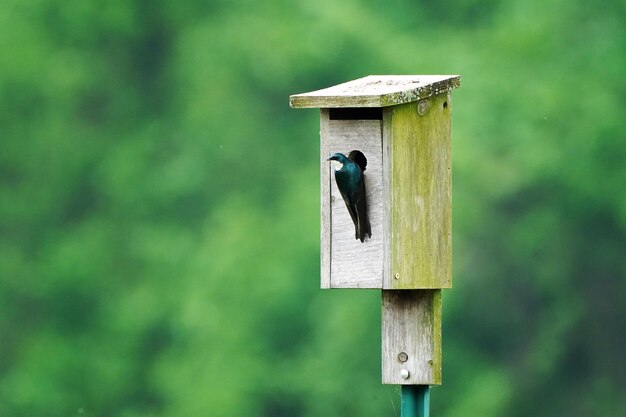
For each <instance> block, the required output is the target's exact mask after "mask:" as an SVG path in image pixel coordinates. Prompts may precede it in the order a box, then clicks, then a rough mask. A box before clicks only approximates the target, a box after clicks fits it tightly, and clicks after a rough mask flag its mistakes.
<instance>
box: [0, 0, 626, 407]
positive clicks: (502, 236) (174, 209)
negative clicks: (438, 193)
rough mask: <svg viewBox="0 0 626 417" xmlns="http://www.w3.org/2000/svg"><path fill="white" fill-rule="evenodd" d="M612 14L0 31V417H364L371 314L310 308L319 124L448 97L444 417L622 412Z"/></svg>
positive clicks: (233, 19)
mask: <svg viewBox="0 0 626 417" xmlns="http://www.w3.org/2000/svg"><path fill="white" fill-rule="evenodd" d="M621 16H623V7H622V6H621V5H620V4H619V2H609V3H608V4H604V5H603V6H602V7H597V6H595V5H593V4H590V3H589V2H583V1H573V2H572V1H570V2H568V1H564V0H551V1H548V2H535V1H522V2H502V1H497V2H491V3H486V2H478V1H474V0H469V1H468V0H455V1H452V2H447V3H441V2H433V1H423V2H420V3H415V2H409V1H400V2H396V3H395V4H393V5H388V4H382V3H380V2H375V1H366V2H362V3H359V2H356V1H344V2H335V1H329V0H321V1H318V2H302V1H301V2H288V1H278V2H265V3H263V2H252V1H240V2H237V3H236V4H233V3H232V2H227V1H213V2H200V1H195V0H190V1H187V2H164V1H156V2H151V3H150V4H147V3H145V2H140V1H110V2H106V5H105V4H99V3H98V4H96V3H93V4H92V3H89V2H83V1H75V0H74V1H66V2H63V3H59V2H53V1H50V0H40V1H37V2H19V1H16V0H4V1H3V2H2V3H1V4H0V25H1V26H2V28H3V30H2V31H0V48H1V49H2V51H3V59H2V60H0V415H1V416H11V417H20V416H29V417H30V416H50V417H54V416H68V415H85V416H120V417H143V416H164V417H165V416H172V417H174V416H207V415H208V416H244V415H245V416H249V415H257V416H277V417H279V416H303V417H313V416H325V417H326V416H350V415H359V416H380V415H389V416H393V415H397V414H398V404H397V403H398V390H397V389H396V388H395V387H386V386H382V385H381V384H380V347H379V345H380V336H379V332H380V300H379V294H378V293H376V292H375V291H371V292H370V291H357V292H354V291H320V290H319V281H318V280H319V278H318V277H319V241H318V238H319V236H318V230H319V229H318V216H319V212H318V210H319V209H318V207H319V197H318V192H319V191H318V190H319V184H318V175H319V174H318V167H319V161H318V158H319V151H318V136H317V131H318V115H317V112H315V111H304V110H299V111H293V110H290V109H289V108H288V105H287V97H288V95H289V94H291V93H297V92H303V91H308V90H312V89H316V88H321V87H325V86H329V85H333V84H336V83H339V82H343V81H346V80H349V79H353V78H357V77H361V76H364V75H367V74H377V73H378V74H394V73H398V74H419V73H424V74H428V73H444V74H445V73H448V74H451V73H458V74H461V75H462V88H461V89H459V90H456V91H455V93H454V122H453V138H454V139H453V140H454V236H455V241H454V244H455V248H454V253H455V265H454V271H455V287H454V289H453V290H449V291H446V292H445V294H444V326H445V329H444V385H443V387H442V388H437V389H435V390H434V391H433V395H432V397H433V410H434V411H433V412H434V413H435V414H437V415H441V416H447V417H455V416H461V415H470V416H471V415H480V416H485V417H487V416H500V415H506V416H513V417H515V416H526V415H529V414H532V415H537V416H554V415H568V416H581V417H587V416H590V415H616V414H618V412H619V410H624V409H626V402H625V398H626V395H625V393H624V388H623V387H624V386H626V381H625V380H624V375H626V359H624V355H623V352H624V351H625V350H626V336H625V333H624V329H625V328H626V298H625V295H626V288H625V285H626V281H625V280H624V277H626V257H625V256H624V254H625V253H626V195H625V194H624V192H623V191H622V190H623V188H624V184H626V168H625V165H624V161H626V146H624V141H623V122H622V119H623V115H624V112H625V110H626V109H625V106H624V97H625V95H626V83H625V82H624V80H623V75H622V72H623V69H624V68H625V67H626V56H625V55H624V53H623V45H624V41H625V40H626V39H624V38H625V35H624V31H623V23H624V22H623V19H622V18H621Z"/></svg>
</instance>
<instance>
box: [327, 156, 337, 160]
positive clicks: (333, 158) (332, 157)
mask: <svg viewBox="0 0 626 417" xmlns="http://www.w3.org/2000/svg"><path fill="white" fill-rule="evenodd" d="M336 160H337V158H335V157H334V156H331V157H330V158H328V159H327V161H336Z"/></svg>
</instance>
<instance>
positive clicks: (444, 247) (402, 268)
mask: <svg viewBox="0 0 626 417" xmlns="http://www.w3.org/2000/svg"><path fill="white" fill-rule="evenodd" d="M451 111H452V102H451V95H450V93H449V92H447V93H444V94H439V95H437V96H434V97H430V98H428V99H424V100H420V101H419V102H415V103H408V104H403V105H400V106H394V107H393V108H390V109H389V110H386V111H385V112H384V125H385V127H384V129H383V143H384V146H383V148H384V149H385V153H384V157H385V160H386V164H385V169H386V171H385V172H386V173H388V175H389V178H388V179H386V181H385V185H384V187H385V190H386V192H387V193H388V195H386V196H385V199H386V202H387V203H388V205H385V213H384V217H385V218H387V219H388V222H389V224H390V227H389V229H388V231H389V233H390V234H389V236H388V244H389V246H388V250H387V251H386V259H385V263H386V265H390V266H389V268H388V269H387V273H385V276H384V282H383V288H385V289H414V288H450V287H451V286H452V279H451V269H452V266H451V264H452V237H451V232H452V230H451V229H452V216H451V215H452V209H451V140H450V120H451Z"/></svg>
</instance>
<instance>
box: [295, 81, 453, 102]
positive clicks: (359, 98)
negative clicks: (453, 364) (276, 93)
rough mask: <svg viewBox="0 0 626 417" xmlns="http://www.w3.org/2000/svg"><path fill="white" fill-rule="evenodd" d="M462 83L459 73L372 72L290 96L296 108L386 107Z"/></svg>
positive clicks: (421, 97)
mask: <svg viewBox="0 0 626 417" xmlns="http://www.w3.org/2000/svg"><path fill="white" fill-rule="evenodd" d="M460 85H461V77H460V76H458V75H369V76H367V77H363V78H359V79H357V80H353V81H349V82H346V83H343V84H338V85H335V86H332V87H328V88H324V89H322V90H317V91H311V92H308V93H302V94H294V95H292V96H290V97H289V105H290V106H291V107H293V108H338V107H386V106H393V105H396V104H404V103H410V102H412V101H417V100H421V99H424V98H427V97H430V96H433V95H436V94H439V93H442V92H445V91H448V90H452V89H453V88H456V87H459V86H460Z"/></svg>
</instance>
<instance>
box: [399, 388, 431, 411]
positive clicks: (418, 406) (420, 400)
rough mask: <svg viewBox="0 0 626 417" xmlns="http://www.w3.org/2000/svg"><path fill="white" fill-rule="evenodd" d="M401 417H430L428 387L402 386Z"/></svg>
mask: <svg viewBox="0 0 626 417" xmlns="http://www.w3.org/2000/svg"><path fill="white" fill-rule="evenodd" d="M401 402H402V405H401V410H402V411H401V414H400V415H401V417H430V387H429V386H428V385H402V401H401Z"/></svg>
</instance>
